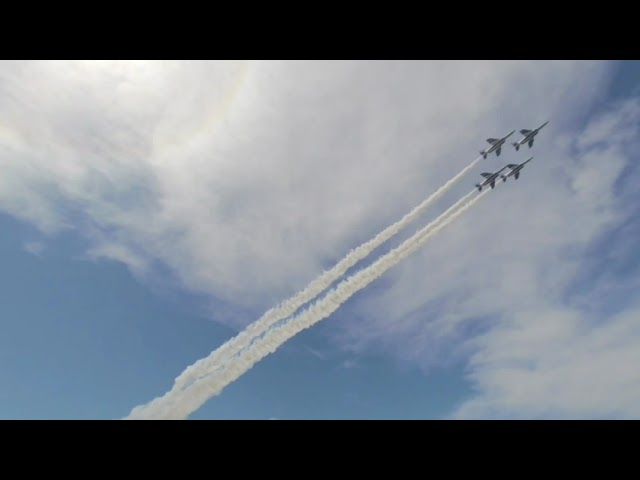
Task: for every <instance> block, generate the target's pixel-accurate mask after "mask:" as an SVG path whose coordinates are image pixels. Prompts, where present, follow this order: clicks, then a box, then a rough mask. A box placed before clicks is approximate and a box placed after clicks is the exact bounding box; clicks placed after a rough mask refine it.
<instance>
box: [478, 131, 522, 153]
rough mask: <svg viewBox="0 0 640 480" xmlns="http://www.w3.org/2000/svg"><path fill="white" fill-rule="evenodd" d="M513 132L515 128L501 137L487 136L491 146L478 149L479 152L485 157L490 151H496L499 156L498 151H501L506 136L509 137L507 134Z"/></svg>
mask: <svg viewBox="0 0 640 480" xmlns="http://www.w3.org/2000/svg"><path fill="white" fill-rule="evenodd" d="M513 132H515V130H511V133H509V134H507V135H505V136H504V137H502V138H487V142H489V143H490V144H491V146H490V147H489V148H488V149H486V150H480V154H481V155H482V156H483V157H484V158H487V155H488V154H490V153H491V152H496V155H497V156H498V157H499V156H500V152H501V151H502V144H503V143H504V141H505V140H506V139H507V138H509V136H511V135H512V134H513Z"/></svg>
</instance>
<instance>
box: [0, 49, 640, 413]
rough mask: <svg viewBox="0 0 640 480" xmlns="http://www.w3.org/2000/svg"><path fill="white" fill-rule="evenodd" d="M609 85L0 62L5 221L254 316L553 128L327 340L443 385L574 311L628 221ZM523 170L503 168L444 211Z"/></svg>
mask: <svg viewBox="0 0 640 480" xmlns="http://www.w3.org/2000/svg"><path fill="white" fill-rule="evenodd" d="M609 74H610V68H609V64H608V63H606V62H584V61H577V62H568V61H552V62H506V61H496V62H483V61H475V62H453V61H451V62H435V61H429V62H401V61H394V62H342V61H336V62H323V61H310V62H129V63H127V62H106V63H105V62H3V63H2V64H1V65H0V92H2V95H0V107H1V108H2V111H3V118H2V120H1V123H0V167H1V168H2V172H3V174H2V176H0V209H2V210H4V211H6V212H9V213H11V214H13V215H15V216H18V217H20V218H22V219H25V220H28V221H31V222H33V223H35V224H36V225H37V226H38V227H39V228H41V229H42V230H43V231H44V232H46V233H49V234H53V233H55V232H57V231H59V230H61V229H64V228H74V229H78V230H79V231H80V232H81V233H82V234H83V235H85V236H86V237H87V238H88V239H89V240H90V242H91V246H90V248H89V253H90V254H91V255H93V256H94V257H107V258H111V259H116V260H118V261H121V262H124V263H126V264H127V265H129V267H130V268H132V270H133V271H134V272H136V273H138V274H144V273H145V272H146V273H150V272H151V271H152V270H150V266H151V265H153V263H154V262H156V261H160V262H163V263H165V264H166V265H167V266H168V267H169V268H170V269H171V270H172V271H173V272H174V273H175V275H176V276H177V277H178V278H179V279H180V280H181V281H182V282H183V283H184V285H185V286H186V287H188V288H190V289H192V290H195V291H199V292H205V293H208V294H212V295H215V296H216V297H217V298H219V299H222V300H224V301H226V302H228V303H229V304H230V305H233V306H234V307H235V308H236V310H235V311H236V312H242V311H248V310H251V311H256V309H266V308H269V307H271V306H273V304H274V303H276V302H278V301H280V300H282V299H284V298H286V297H288V296H289V295H291V294H293V293H295V292H297V291H299V290H300V289H302V288H304V286H305V285H306V284H307V282H308V281H310V280H311V279H313V278H314V277H315V276H316V275H318V274H319V273H320V272H321V270H322V269H323V268H326V267H329V266H330V265H331V264H333V263H334V262H335V261H337V260H339V259H340V258H341V257H342V256H343V255H344V254H346V253H347V252H348V251H349V250H350V249H351V248H353V247H355V246H357V245H359V244H360V243H361V242H363V241H366V240H368V239H369V238H370V237H371V236H372V235H373V234H375V233H377V232H378V231H379V230H380V229H382V228H384V227H385V226H387V225H388V224H389V223H390V222H393V221H395V220H397V219H398V218H400V217H401V216H402V215H403V214H405V213H406V212H407V211H408V210H409V209H411V208H412V207H413V206H414V205H416V204H417V203H418V202H419V201H421V200H422V199H423V198H425V197H426V196H427V195H428V194H429V193H431V192H433V191H434V190H435V189H436V188H437V187H438V186H440V185H441V184H442V183H443V182H445V181H446V180H448V179H449V178H450V177H451V176H453V175H454V174H455V173H457V172H458V171H459V170H460V169H461V168H462V167H464V166H465V165H466V164H467V163H468V162H469V161H470V160H472V159H473V158H474V157H475V156H476V155H477V151H478V150H479V149H480V148H482V147H484V146H485V145H486V143H485V142H484V139H485V138H487V137H490V136H491V137H493V136H498V135H500V134H502V133H506V132H508V131H510V130H511V129H513V128H517V129H520V128H530V127H533V126H537V125H539V124H540V123H542V122H543V121H545V120H550V123H549V125H547V126H546V127H545V129H543V131H542V132H541V134H540V136H539V137H538V139H536V144H535V146H534V148H533V149H532V150H531V151H530V152H531V154H533V155H534V156H535V158H534V160H533V161H532V162H531V163H530V164H528V165H527V167H525V170H524V171H523V174H522V176H521V178H520V179H519V180H518V181H514V180H510V181H509V182H507V184H504V185H501V186H500V188H499V189H497V190H496V191H495V192H493V193H492V194H491V195H488V196H487V197H486V198H485V199H483V201H482V202H481V204H479V205H478V207H477V208H476V209H475V210H474V212H473V214H471V215H469V216H465V217H463V218H462V219H460V221H459V222H456V223H455V224H454V225H452V226H451V227H450V228H449V229H447V230H446V231H445V232H443V234H442V235H440V236H439V237H437V238H436V239H434V241H433V242H431V243H430V244H429V245H428V246H426V247H425V248H424V249H423V250H421V251H419V252H418V253H416V254H415V255H413V256H412V257H411V259H410V260H408V261H405V262H403V263H402V264H401V265H399V266H398V267H396V268H395V269H394V270H392V271H390V272H389V273H388V274H386V275H385V277H384V280H383V281H384V282H387V281H388V282H390V283H389V286H387V284H386V283H384V286H385V288H381V287H380V285H381V284H380V283H379V284H378V285H377V287H375V288H377V289H376V296H375V298H371V296H370V295H367V294H366V292H363V294H362V295H359V296H357V297H356V298H354V301H353V302H351V304H350V305H349V306H348V308H349V309H350V311H351V312H352V315H349V319H348V320H345V322H344V323H343V324H340V325H337V324H333V325H335V328H336V330H338V333H336V338H337V339H338V340H339V341H340V342H342V343H341V344H343V345H344V344H346V345H348V346H351V347H353V348H356V349H358V348H371V347H374V346H378V347H383V348H385V349H387V350H388V351H390V352H392V353H393V354H394V355H400V356H404V357H405V358H407V359H410V360H411V361H417V362H419V363H421V364H423V365H425V366H429V365H432V364H433V362H437V361H441V360H442V359H443V358H444V359H446V358H451V357H452V356H453V357H456V355H455V354H459V355H467V354H468V352H469V349H470V348H471V345H473V348H480V347H482V348H488V349H490V348H492V347H491V346H492V345H494V343H492V341H489V340H488V339H487V340H486V342H485V343H484V344H482V343H478V344H466V343H460V341H461V340H464V339H466V338H467V337H468V336H469V335H470V334H469V332H468V330H469V329H472V328H475V322H476V321H477V320H476V319H482V326H483V328H485V329H488V333H485V334H486V335H490V334H491V332H494V331H497V332H499V331H501V330H500V329H501V328H503V327H502V326H501V325H502V323H498V324H497V325H496V324H495V321H493V322H492V321H490V320H487V319H490V318H510V317H512V316H517V315H525V314H529V313H531V312H534V313H536V314H538V313H539V312H541V311H542V312H558V311H560V312H565V310H566V308H565V305H564V304H563V300H564V299H563V292H564V290H565V289H566V287H567V286H568V285H570V284H571V283H572V282H573V281H574V279H575V276H576V274H577V273H578V272H579V271H580V267H581V265H582V263H583V258H582V255H583V252H584V251H585V250H584V249H585V248H586V247H587V246H588V245H589V244H590V243H591V241H592V240H593V239H594V238H595V237H597V236H598V235H600V234H601V233H602V232H603V231H606V230H607V229H608V228H609V227H611V226H612V225H615V224H616V223H617V222H619V221H620V218H621V216H622V215H623V214H624V210H618V207H619V205H618V203H619V202H617V200H616V191H615V188H614V186H615V182H616V181H617V179H618V178H619V176H620V174H621V172H622V171H623V169H624V168H625V166H626V165H628V163H629V152H628V145H629V144H630V142H632V141H634V138H637V137H636V136H634V135H637V119H638V105H637V102H636V103H634V102H627V103H625V104H623V105H621V106H618V107H616V108H615V109H613V110H612V111H610V112H608V113H607V114H606V115H604V116H602V117H599V118H598V119H596V120H594V121H591V122H588V124H587V125H586V126H584V127H583V125H584V116H585V114H586V113H588V112H590V110H591V109H592V107H593V104H594V102H595V101H596V100H597V98H598V94H599V93H600V92H601V91H602V89H603V88H604V86H606V80H607V79H608V76H609ZM578 128H581V129H582V133H581V134H580V135H577V136H576V132H577V131H579V130H578ZM517 136H518V134H514V137H517ZM528 153H529V150H528V149H525V150H524V151H522V150H521V151H520V152H519V153H517V154H516V153H515V152H514V151H513V149H512V148H511V147H506V148H505V150H504V153H503V155H502V156H501V157H499V158H498V159H497V158H496V157H495V156H491V157H490V158H488V159H487V160H486V161H483V162H484V163H483V164H482V168H481V169H478V171H477V172H474V173H473V174H472V175H471V176H470V177H469V179H468V181H466V180H463V182H462V183H463V184H462V185H460V188H459V189H457V191H455V192H453V193H452V195H451V196H450V197H448V198H447V199H445V200H444V201H443V203H442V205H444V203H445V202H448V201H450V200H452V199H454V198H455V197H456V195H459V194H461V193H466V191H467V190H468V189H469V188H471V187H472V184H473V183H475V180H476V179H475V176H476V174H477V173H479V172H480V171H484V170H487V171H488V170H493V169H497V168H499V167H500V166H502V165H503V164H504V163H506V162H512V161H515V160H524V159H525V158H527V157H525V155H527V154H528ZM436 214H437V212H435V211H434V212H433V213H431V214H429V215H428V216H427V217H433V216H435V215H436ZM427 220H428V219H427V218H425V222H426V221H427ZM425 222H423V223H425ZM416 227H417V226H416ZM407 233H409V232H407ZM527 312H529V313H527ZM541 315H542V314H541ZM545 315H547V314H546V313H545ZM549 315H551V313H549ZM553 315H555V313H553ZM573 315H576V314H575V313H574V314H573ZM570 316H571V315H569V317H570ZM563 318H564V317H563ZM218 319H219V320H221V321H227V322H230V323H233V324H234V325H235V326H244V325H246V324H248V323H250V322H252V321H254V320H255V318H253V317H249V316H246V315H242V314H237V315H231V314H230V315H228V316H224V317H222V316H221V315H220V314H219V315H218ZM365 322H366V325H365ZM496 329H497V330H496ZM536 335H543V333H541V332H536ZM549 335H551V336H552V337H553V335H555V334H553V335H552V334H549ZM585 335H586V334H585ZM480 338H484V337H480ZM553 338H555V337H553ZM483 345H484V346H483ZM214 347H215V346H212V348H214ZM576 348H578V347H576ZM442 352H446V355H441V353H442ZM473 368H474V369H475V370H473V372H476V371H477V372H480V370H483V371H484V369H485V367H484V366H474V367H473ZM473 378H475V379H477V380H474V381H477V382H479V383H478V388H479V389H480V391H482V388H483V387H482V382H481V379H482V378H484V377H483V376H482V375H481V374H480V373H478V374H477V376H475V377H473ZM478 398H480V399H484V398H485V397H483V396H482V395H481V396H480V397H478ZM491 398H495V397H491ZM478 401H479V400H478ZM496 402H498V400H496V401H495V402H493V403H492V405H502V404H500V403H499V402H498V403H496ZM501 408H502V407H501ZM476 411H477V410H476Z"/></svg>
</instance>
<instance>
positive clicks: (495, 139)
mask: <svg viewBox="0 0 640 480" xmlns="http://www.w3.org/2000/svg"><path fill="white" fill-rule="evenodd" d="M499 141H500V140H498V139H497V138H487V142H489V143H490V144H491V145H493V144H494V143H498V142H499Z"/></svg>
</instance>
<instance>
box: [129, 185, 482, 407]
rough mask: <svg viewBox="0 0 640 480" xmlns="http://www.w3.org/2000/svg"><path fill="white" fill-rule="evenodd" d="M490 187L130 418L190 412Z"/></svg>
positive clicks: (418, 244)
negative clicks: (211, 371) (213, 369)
mask: <svg viewBox="0 0 640 480" xmlns="http://www.w3.org/2000/svg"><path fill="white" fill-rule="evenodd" d="M488 192H489V190H485V191H484V192H481V193H480V194H479V195H477V196H476V197H475V198H474V199H472V200H471V201H469V202H468V203H466V204H464V203H465V202H466V201H467V200H468V198H469V197H470V196H471V195H472V194H473V193H474V191H472V192H470V193H468V194H467V195H465V196H464V197H463V198H461V199H460V200H459V201H458V202H456V203H455V204H454V205H453V206H452V207H450V208H449V209H448V210H447V211H446V212H444V213H443V214H442V215H440V216H439V217H438V218H436V219H435V220H434V221H433V222H431V223H430V224H428V225H427V226H426V227H424V228H423V229H422V230H420V231H418V232H417V233H415V234H414V235H413V236H412V237H410V238H409V239H407V240H405V241H404V242H403V243H402V244H401V245H399V246H398V247H396V248H394V249H393V250H391V251H390V252H389V253H387V254H386V255H384V256H382V257H380V258H379V259H378V260H376V261H375V262H374V263H373V264H371V265H370V266H369V267H367V268H364V269H362V270H360V271H359V272H357V273H355V274H353V275H352V276H350V277H349V278H347V279H345V280H343V281H342V282H340V284H338V285H337V286H336V287H335V288H333V289H332V290H331V291H330V292H329V293H328V294H327V295H326V296H325V297H324V298H322V299H321V300H319V301H317V302H316V303H314V304H313V305H312V306H310V307H308V308H307V309H305V310H304V311H303V312H301V313H300V314H298V315H297V316H295V317H293V318H291V319H290V320H289V321H288V322H285V323H284V324H283V325H279V326H276V327H274V328H272V329H271V330H270V331H269V332H267V334H266V335H265V336H264V337H263V338H262V339H260V340H258V341H257V342H256V343H255V344H254V345H252V347H251V348H249V349H248V350H246V351H245V352H243V353H242V354H240V355H239V356H238V357H237V358H236V359H234V360H231V361H230V362H229V363H230V364H231V365H230V366H228V367H227V368H225V369H224V370H222V372H221V374H220V375H211V376H210V377H205V378H201V379H199V380H197V381H195V382H194V383H193V384H191V385H190V386H189V387H187V388H186V389H184V390H182V391H179V392H174V391H173V390H172V391H170V392H168V393H167V394H165V395H164V396H162V397H159V398H156V399H154V400H153V401H151V402H150V403H148V404H147V405H141V406H138V407H135V408H134V409H133V410H132V411H131V413H130V415H129V417H128V418H129V419H137V418H149V419H151V418H158V419H185V418H187V417H188V416H189V415H190V414H191V413H193V412H194V411H196V410H197V409H198V408H200V406H202V405H203V404H204V403H205V402H206V401H207V400H208V399H209V398H211V397H212V396H214V395H217V394H218V393H219V392H220V391H221V390H222V389H223V388H224V387H225V386H227V385H228V384H230V383H231V382H233V381H235V380H236V379H237V378H239V377H240V376H241V375H243V374H244V373H245V372H246V371H247V370H249V369H250V368H252V367H253V365H255V364H256V363H257V362H258V361H260V360H261V359H262V358H264V357H265V356H267V355H269V354H270V353H273V352H275V351H276V349H277V348H278V347H279V346H280V345H282V344H283V343H284V342H286V341H287V340H289V339H290V338H292V337H293V336H295V335H296V334H298V333H299V332H301V331H302V330H304V329H306V328H309V327H311V326H312V325H314V324H315V323H317V322H319V321H320V320H322V319H324V318H326V317H328V316H329V315H331V314H332V313H333V312H334V311H335V310H337V309H338V308H339V307H340V305H342V304H343V303H344V302H345V301H347V300H348V299H349V298H350V297H351V296H352V295H353V294H355V293H356V292H358V291H359V290H361V289H363V288H365V287H366V286H367V285H369V284H370V283H371V282H373V281H374V280H375V279H377V278H378V277H380V276H381V275H382V274H384V273H385V272H386V271H387V270H389V269H390V268H391V267H393V266H394V265H396V264H397V263H399V262H400V261H401V260H403V259H404V258H405V257H407V256H408V255H410V254H411V253H413V252H414V251H415V250H417V249H418V248H419V247H421V246H422V245H424V243H426V242H427V241H428V240H429V239H431V238H433V236H434V235H435V234H437V233H438V232H439V231H440V230H441V229H443V228H444V227H445V226H447V225H449V224H450V223H451V222H452V221H453V220H455V219H456V218H458V217H459V216H460V215H462V213H464V212H465V211H467V210H469V209H470V208H471V207H472V206H473V205H475V204H476V203H477V202H478V201H479V200H480V198H482V197H483V196H484V195H485V194H486V193H488Z"/></svg>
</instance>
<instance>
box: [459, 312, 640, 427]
mask: <svg viewBox="0 0 640 480" xmlns="http://www.w3.org/2000/svg"><path fill="white" fill-rule="evenodd" d="M639 319H640V309H639V308H633V309H629V310H628V311H626V312H624V313H622V314H619V315H616V316H614V317H612V318H608V319H607V320H606V322H605V323H595V324H594V323H593V321H592V320H593V319H591V318H589V317H588V316H587V315H586V314H585V313H583V312H578V311H573V310H549V311H529V312H525V313H523V314H519V315H514V316H510V317H509V318H508V321H507V320H505V322H503V324H502V325H501V327H500V328H497V329H495V330H493V331H491V332H489V333H487V334H486V335H483V336H481V337H480V338H478V339H477V340H476V343H477V347H478V353H477V354H476V355H474V356H473V357H472V360H471V364H470V366H471V368H472V370H471V378H472V379H473V381H474V382H475V383H476V384H478V385H479V386H480V387H481V393H480V395H478V396H477V397H476V398H474V399H472V400H470V401H468V402H466V403H465V404H464V405H463V406H462V407H461V408H460V409H459V410H458V411H457V412H456V416H457V417H460V418H469V417H471V418H477V417H501V418H514V417H515V418H592V417H597V418H640V370H638V365H639V364H640V322H638V320H639Z"/></svg>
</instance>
